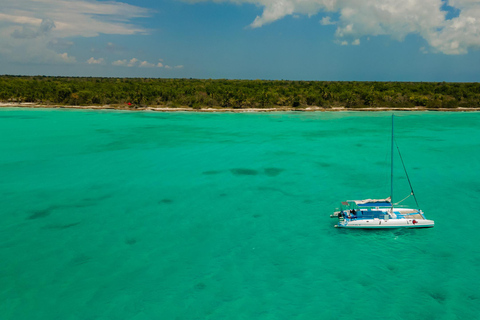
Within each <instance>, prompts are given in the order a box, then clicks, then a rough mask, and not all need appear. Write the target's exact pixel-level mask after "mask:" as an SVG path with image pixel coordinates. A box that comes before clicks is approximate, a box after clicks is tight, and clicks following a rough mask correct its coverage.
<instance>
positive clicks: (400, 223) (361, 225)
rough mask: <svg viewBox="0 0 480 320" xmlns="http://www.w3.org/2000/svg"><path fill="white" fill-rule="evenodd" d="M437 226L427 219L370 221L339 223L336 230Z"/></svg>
mask: <svg viewBox="0 0 480 320" xmlns="http://www.w3.org/2000/svg"><path fill="white" fill-rule="evenodd" d="M434 225H435V222H434V221H433V220H427V219H388V220H384V219H376V218H375V219H370V220H350V221H346V220H345V221H339V223H338V225H336V226H335V227H336V228H351V229H355V228H356V229H391V228H431V227H433V226H434Z"/></svg>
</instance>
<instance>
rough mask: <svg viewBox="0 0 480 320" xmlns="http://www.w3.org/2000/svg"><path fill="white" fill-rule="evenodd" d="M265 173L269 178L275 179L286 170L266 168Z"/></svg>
mask: <svg viewBox="0 0 480 320" xmlns="http://www.w3.org/2000/svg"><path fill="white" fill-rule="evenodd" d="M263 171H264V172H265V174H266V175H267V176H269V177H275V176H278V175H279V174H280V173H282V171H284V169H280V168H265V169H263Z"/></svg>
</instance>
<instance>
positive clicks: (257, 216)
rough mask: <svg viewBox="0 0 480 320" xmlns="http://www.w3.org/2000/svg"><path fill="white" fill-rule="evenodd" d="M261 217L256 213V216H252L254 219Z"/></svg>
mask: <svg viewBox="0 0 480 320" xmlns="http://www.w3.org/2000/svg"><path fill="white" fill-rule="evenodd" d="M261 216H262V215H261V214H258V213H256V214H254V215H253V217H254V218H260V217H261Z"/></svg>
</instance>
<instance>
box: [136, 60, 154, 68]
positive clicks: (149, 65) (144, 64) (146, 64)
mask: <svg viewBox="0 0 480 320" xmlns="http://www.w3.org/2000/svg"><path fill="white" fill-rule="evenodd" d="M153 67H155V64H154V63H150V62H148V61H142V62H141V63H140V68H153Z"/></svg>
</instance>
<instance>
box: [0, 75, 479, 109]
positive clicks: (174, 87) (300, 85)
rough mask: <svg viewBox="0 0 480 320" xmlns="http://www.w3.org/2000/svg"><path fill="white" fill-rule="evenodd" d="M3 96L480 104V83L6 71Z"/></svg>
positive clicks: (52, 100)
mask: <svg viewBox="0 0 480 320" xmlns="http://www.w3.org/2000/svg"><path fill="white" fill-rule="evenodd" d="M0 101H16V102H34V103H39V104H59V105H117V106H129V105H130V104H131V107H132V108H135V107H144V106H168V107H182V106H188V107H192V108H202V107H213V108H271V107H293V108H297V107H298V108H303V107H309V106H316V107H324V108H330V107H346V108H363V107H385V108H411V107H415V106H424V107H427V108H456V107H464V108H479V107H480V84H479V83H445V82H440V83H434V82H337V81H333V82H332V81H329V82H327V81H283V80H281V81H267V80H200V79H143V78H67V77H44V76H35V77H27V76H0Z"/></svg>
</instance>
